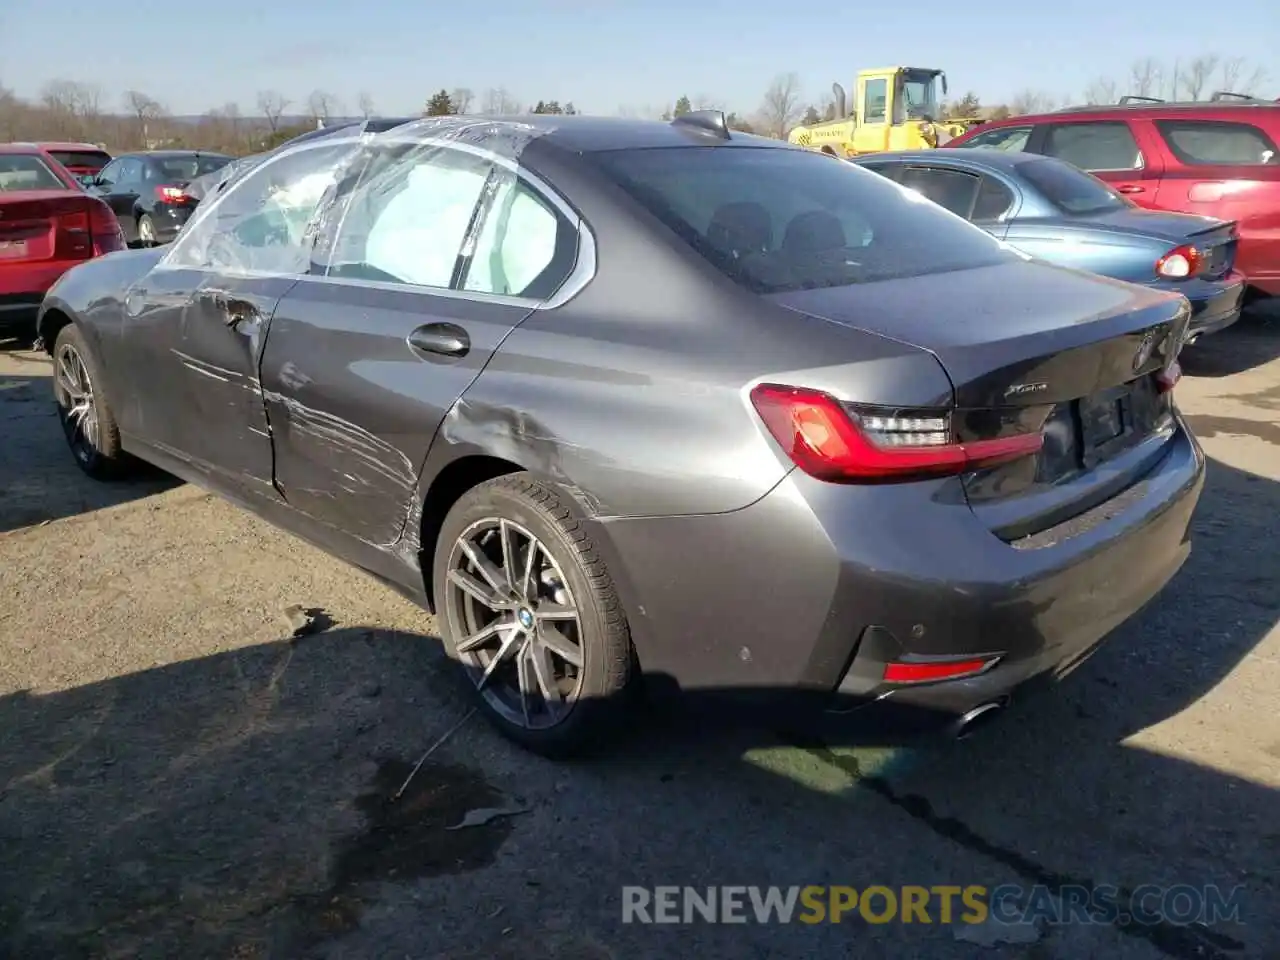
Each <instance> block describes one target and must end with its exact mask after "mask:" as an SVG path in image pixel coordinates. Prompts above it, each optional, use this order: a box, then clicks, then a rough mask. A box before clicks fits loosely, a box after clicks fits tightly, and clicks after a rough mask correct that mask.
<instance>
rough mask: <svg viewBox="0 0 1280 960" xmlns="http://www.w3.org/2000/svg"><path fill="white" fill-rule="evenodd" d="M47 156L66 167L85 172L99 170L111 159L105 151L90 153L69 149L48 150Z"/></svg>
mask: <svg viewBox="0 0 1280 960" xmlns="http://www.w3.org/2000/svg"><path fill="white" fill-rule="evenodd" d="M49 156H51V157H53V159H55V160H57V161H58V162H59V163H60V164H62V165H63V166H64V167H67V168H68V169H70V168H72V167H75V168H76V169H78V170H83V171H86V172H88V171H98V170H101V169H102V168H103V167H105V166H106V165H107V164H108V163H109V162H110V161H111V157H109V156H108V155H107V154H105V153H90V152H89V151H87V150H85V151H74V152H73V151H70V150H50V151H49Z"/></svg>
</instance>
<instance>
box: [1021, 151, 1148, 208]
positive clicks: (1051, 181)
mask: <svg viewBox="0 0 1280 960" xmlns="http://www.w3.org/2000/svg"><path fill="white" fill-rule="evenodd" d="M1014 169H1015V170H1017V172H1018V174H1019V175H1021V176H1022V178H1023V179H1024V180H1026V181H1027V182H1028V183H1030V184H1031V186H1033V187H1035V188H1036V189H1037V190H1038V191H1040V193H1041V195H1043V196H1044V198H1045V199H1046V200H1048V201H1049V202H1050V203H1052V204H1053V205H1054V206H1055V207H1057V208H1058V209H1059V210H1061V211H1062V212H1063V213H1070V214H1074V215H1076V216H1085V215H1088V214H1094V213H1109V212H1111V211H1113V210H1120V209H1123V208H1124V207H1131V206H1133V204H1132V203H1130V202H1129V201H1128V200H1127V199H1126V198H1125V197H1124V196H1123V195H1122V194H1119V193H1116V191H1115V190H1113V189H1111V187H1109V186H1107V185H1106V184H1105V183H1103V182H1102V181H1101V180H1099V179H1098V178H1097V177H1093V176H1090V175H1089V174H1087V173H1085V172H1084V171H1083V170H1080V169H1077V168H1076V167H1073V166H1071V164H1069V163H1064V162H1063V161H1061V160H1053V159H1050V158H1048V157H1045V158H1043V159H1039V160H1027V161H1025V162H1023V163H1019V164H1017V165H1016V166H1015V168H1014Z"/></svg>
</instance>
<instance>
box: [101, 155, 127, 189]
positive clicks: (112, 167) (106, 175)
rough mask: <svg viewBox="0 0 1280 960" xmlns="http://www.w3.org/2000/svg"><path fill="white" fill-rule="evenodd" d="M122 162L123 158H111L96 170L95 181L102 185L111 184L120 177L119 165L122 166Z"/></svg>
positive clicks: (107, 185)
mask: <svg viewBox="0 0 1280 960" xmlns="http://www.w3.org/2000/svg"><path fill="white" fill-rule="evenodd" d="M123 164H124V161H123V160H112V161H111V162H110V163H108V164H107V165H106V166H105V167H103V168H102V169H101V170H100V171H98V176H97V178H96V182H97V183H98V184H100V185H101V186H104V187H109V186H111V184H113V183H115V182H116V181H117V180H119V179H120V167H121V166H123Z"/></svg>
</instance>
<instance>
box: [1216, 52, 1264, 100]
mask: <svg viewBox="0 0 1280 960" xmlns="http://www.w3.org/2000/svg"><path fill="white" fill-rule="evenodd" d="M1247 68H1248V62H1247V61H1246V60H1245V58H1244V57H1232V58H1230V59H1229V60H1224V61H1222V89H1223V90H1229V91H1231V92H1232V93H1249V94H1251V93H1253V92H1254V91H1255V90H1257V89H1258V87H1260V86H1262V84H1263V82H1264V81H1265V80H1266V79H1267V71H1266V70H1265V69H1263V68H1262V67H1254V68H1253V72H1252V73H1249V74H1245V70H1246V69H1247Z"/></svg>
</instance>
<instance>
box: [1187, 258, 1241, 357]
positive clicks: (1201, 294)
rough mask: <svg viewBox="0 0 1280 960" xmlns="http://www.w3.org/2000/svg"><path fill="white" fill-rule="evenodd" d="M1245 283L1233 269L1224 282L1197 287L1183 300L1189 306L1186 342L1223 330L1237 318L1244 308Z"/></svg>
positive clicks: (1202, 284)
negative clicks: (1189, 318) (1189, 315)
mask: <svg viewBox="0 0 1280 960" xmlns="http://www.w3.org/2000/svg"><path fill="white" fill-rule="evenodd" d="M1245 287H1246V281H1245V277H1244V274H1242V273H1240V272H1239V271H1238V270H1233V271H1232V272H1231V274H1229V275H1228V276H1227V277H1226V278H1225V279H1223V280H1220V281H1216V282H1213V283H1209V282H1204V283H1201V284H1199V287H1198V289H1196V290H1194V291H1191V292H1190V294H1189V295H1188V296H1187V300H1188V301H1189V302H1190V303H1191V321H1190V322H1189V323H1188V324H1187V333H1186V336H1187V339H1188V340H1192V339H1194V338H1196V337H1202V336H1205V335H1206V334H1210V333H1217V332H1218V331H1219V330H1225V329H1226V328H1227V327H1229V326H1231V325H1232V324H1233V323H1235V322H1236V321H1237V320H1239V319H1240V309H1241V307H1243V306H1244V294H1245Z"/></svg>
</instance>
